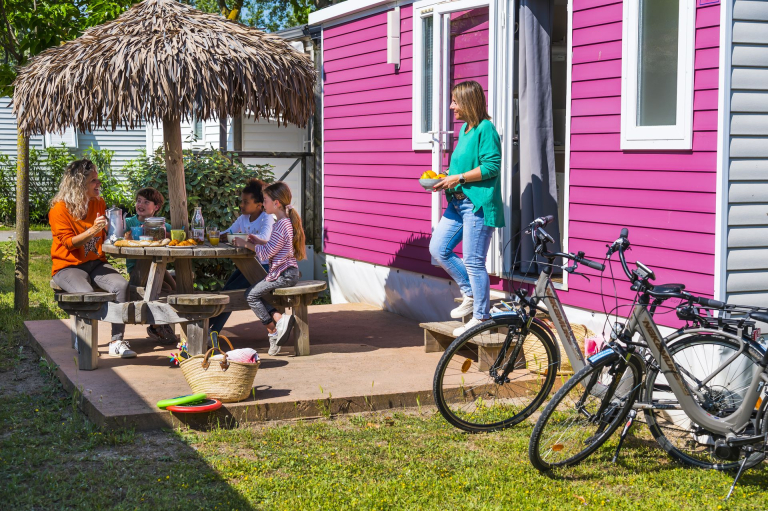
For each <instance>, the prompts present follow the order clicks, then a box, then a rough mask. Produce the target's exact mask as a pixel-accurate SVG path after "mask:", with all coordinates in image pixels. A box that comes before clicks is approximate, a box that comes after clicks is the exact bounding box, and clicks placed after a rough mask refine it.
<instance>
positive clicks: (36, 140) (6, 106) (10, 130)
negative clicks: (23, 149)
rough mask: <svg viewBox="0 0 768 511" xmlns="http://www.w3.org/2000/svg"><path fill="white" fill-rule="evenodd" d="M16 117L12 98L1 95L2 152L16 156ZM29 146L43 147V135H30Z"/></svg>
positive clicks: (0, 151) (0, 139) (0, 142)
mask: <svg viewBox="0 0 768 511" xmlns="http://www.w3.org/2000/svg"><path fill="white" fill-rule="evenodd" d="M16 141H17V131H16V117H15V116H14V115H13V110H12V109H11V98H8V97H0V153H2V154H6V155H8V156H9V157H11V158H16ZM29 147H35V148H37V149H42V148H43V137H42V136H41V135H37V136H34V137H30V139H29Z"/></svg>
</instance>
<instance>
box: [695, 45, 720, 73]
mask: <svg viewBox="0 0 768 511" xmlns="http://www.w3.org/2000/svg"><path fill="white" fill-rule="evenodd" d="M719 65H720V48H707V49H704V50H699V51H697V52H696V63H695V65H694V68H695V69H718V66H719Z"/></svg>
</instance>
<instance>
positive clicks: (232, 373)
mask: <svg viewBox="0 0 768 511" xmlns="http://www.w3.org/2000/svg"><path fill="white" fill-rule="evenodd" d="M219 339H224V340H225V341H226V343H227V344H228V345H229V348H230V349H234V348H233V347H232V343H231V342H229V339H227V338H226V337H224V336H223V335H220V336H219ZM216 350H218V351H219V353H221V354H222V355H224V359H223V360H214V361H211V360H210V358H211V356H212V355H213V352H214V351H216ZM211 362H213V363H211ZM260 364H261V362H256V363H255V364H243V363H240V362H230V361H229V360H227V354H226V353H224V352H223V351H222V350H221V348H219V347H218V346H216V347H214V348H211V349H209V350H208V352H207V353H206V354H205V355H195V356H194V357H190V358H188V359H186V360H182V361H181V364H179V366H180V367H181V370H182V372H183V373H184V378H186V379H187V383H188V384H189V386H190V387H192V391H193V392H195V393H199V392H203V393H205V395H206V396H208V397H209V398H212V399H218V400H220V401H221V402H222V403H234V402H237V401H242V400H243V399H245V398H247V397H248V395H249V394H250V393H251V389H252V388H253V379H254V378H255V377H256V371H258V370H259V365H260Z"/></svg>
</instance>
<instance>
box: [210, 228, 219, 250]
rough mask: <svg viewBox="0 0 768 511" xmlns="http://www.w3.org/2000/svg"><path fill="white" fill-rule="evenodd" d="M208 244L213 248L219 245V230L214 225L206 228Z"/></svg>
mask: <svg viewBox="0 0 768 511" xmlns="http://www.w3.org/2000/svg"><path fill="white" fill-rule="evenodd" d="M208 242H209V243H210V244H211V246H214V247H215V246H216V245H218V244H219V229H218V228H217V227H216V226H215V225H212V226H210V227H208Z"/></svg>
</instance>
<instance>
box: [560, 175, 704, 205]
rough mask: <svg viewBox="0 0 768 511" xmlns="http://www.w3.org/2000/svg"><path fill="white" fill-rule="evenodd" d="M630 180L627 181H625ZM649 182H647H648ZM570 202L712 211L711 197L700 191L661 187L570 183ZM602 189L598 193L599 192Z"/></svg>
mask: <svg viewBox="0 0 768 511" xmlns="http://www.w3.org/2000/svg"><path fill="white" fill-rule="evenodd" d="M628 182H630V181H628ZM649 184H650V183H649ZM570 191H571V203H572V204H576V203H578V204H603V205H606V206H626V207H630V208H649V209H654V208H663V209H665V210H667V211H690V212H694V213H714V212H715V204H714V201H711V200H707V199H709V198H710V197H708V196H707V194H702V193H688V192H681V191H674V192H666V191H662V190H632V189H621V188H607V187H606V188H596V187H594V186H590V187H582V186H574V185H571V188H570ZM601 192H602V193H601Z"/></svg>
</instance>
